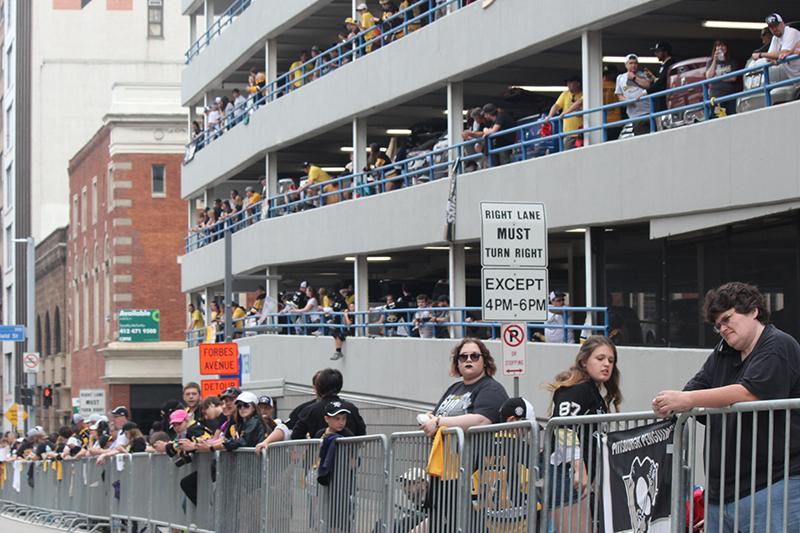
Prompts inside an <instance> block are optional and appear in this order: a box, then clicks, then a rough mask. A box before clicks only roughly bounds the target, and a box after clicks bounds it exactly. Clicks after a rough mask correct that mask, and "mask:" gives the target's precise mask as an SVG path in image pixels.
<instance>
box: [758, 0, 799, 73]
mask: <svg viewBox="0 0 800 533" xmlns="http://www.w3.org/2000/svg"><path fill="white" fill-rule="evenodd" d="M766 22H767V27H768V28H769V31H770V32H771V33H772V40H771V41H770V44H769V50H767V51H766V52H754V53H753V59H762V58H763V59H769V60H770V61H777V60H779V59H783V58H785V57H787V56H789V55H792V54H794V53H795V49H796V48H797V49H800V31H798V30H796V29H794V28H792V27H791V26H787V25H786V23H785V22H783V18H782V17H781V16H780V15H779V14H777V13H772V14H771V15H769V16H767V19H766ZM797 76H800V61H798V60H797V59H793V60H792V61H787V62H785V63H781V64H780V65H775V66H772V67H770V69H769V81H770V83H775V82H776V81H783V80H788V79H789V78H795V77H797Z"/></svg>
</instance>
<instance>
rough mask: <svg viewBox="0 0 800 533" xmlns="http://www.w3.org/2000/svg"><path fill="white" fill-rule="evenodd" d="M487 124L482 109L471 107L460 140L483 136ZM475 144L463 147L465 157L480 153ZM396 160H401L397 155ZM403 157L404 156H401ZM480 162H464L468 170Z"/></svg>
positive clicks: (476, 167) (475, 167) (477, 165)
mask: <svg viewBox="0 0 800 533" xmlns="http://www.w3.org/2000/svg"><path fill="white" fill-rule="evenodd" d="M487 125H488V122H487V121H486V119H485V118H484V116H483V111H482V110H481V108H480V107H476V108H473V109H471V110H470V111H469V113H468V114H467V127H466V128H464V131H463V132H461V140H463V141H469V140H478V139H481V138H483V128H485V127H486V126H487ZM476 148H477V146H476V145H475V144H468V145H467V146H466V147H465V153H464V156H465V157H470V156H474V155H476V154H480V149H476ZM397 159H398V160H401V158H400V156H398V157H397ZM403 159H404V158H403ZM480 166H481V162H480V161H478V160H476V159H474V158H473V159H470V160H469V161H468V162H467V164H466V169H467V171H468V172H471V171H473V170H477V169H478V168H480Z"/></svg>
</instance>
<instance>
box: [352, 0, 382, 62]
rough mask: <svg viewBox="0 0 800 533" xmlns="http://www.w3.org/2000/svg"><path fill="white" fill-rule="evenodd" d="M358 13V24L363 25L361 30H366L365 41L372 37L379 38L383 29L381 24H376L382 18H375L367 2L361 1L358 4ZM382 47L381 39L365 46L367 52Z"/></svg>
mask: <svg viewBox="0 0 800 533" xmlns="http://www.w3.org/2000/svg"><path fill="white" fill-rule="evenodd" d="M356 13H357V14H358V25H359V26H360V27H361V31H363V32H364V42H369V41H371V40H372V39H375V38H377V37H378V36H379V35H380V34H381V30H380V27H379V26H376V24H377V23H378V22H380V19H378V18H375V15H373V14H372V13H371V12H370V10H369V8H368V7H367V4H365V3H363V2H362V3H360V4H358V6H356ZM379 47H380V41H376V42H374V43H370V44H368V45H367V46H365V47H364V50H365V51H366V53H370V52H372V50H373V49H377V48H379Z"/></svg>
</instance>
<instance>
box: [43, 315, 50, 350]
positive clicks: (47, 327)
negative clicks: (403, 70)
mask: <svg viewBox="0 0 800 533" xmlns="http://www.w3.org/2000/svg"><path fill="white" fill-rule="evenodd" d="M52 339H53V337H52V336H51V335H50V311H47V312H45V314H44V353H43V354H42V355H53V350H52V348H53V344H52V342H51V341H52Z"/></svg>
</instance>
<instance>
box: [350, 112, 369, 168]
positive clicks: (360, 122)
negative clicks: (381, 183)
mask: <svg viewBox="0 0 800 533" xmlns="http://www.w3.org/2000/svg"><path fill="white" fill-rule="evenodd" d="M367 147H368V145H367V119H366V118H355V119H353V173H356V174H357V173H359V172H361V171H362V170H363V169H364V167H365V166H367Z"/></svg>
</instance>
